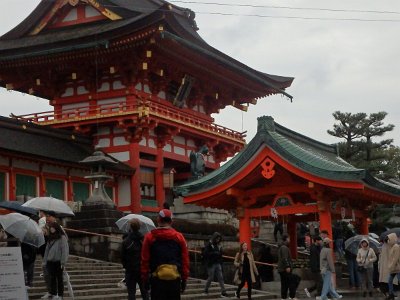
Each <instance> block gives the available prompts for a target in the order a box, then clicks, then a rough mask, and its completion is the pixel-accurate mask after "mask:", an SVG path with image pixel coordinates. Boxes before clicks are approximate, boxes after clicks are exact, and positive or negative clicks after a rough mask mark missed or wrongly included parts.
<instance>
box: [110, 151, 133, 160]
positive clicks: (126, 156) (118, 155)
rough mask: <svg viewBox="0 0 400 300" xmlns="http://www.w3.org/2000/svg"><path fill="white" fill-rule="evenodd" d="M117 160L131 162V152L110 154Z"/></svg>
mask: <svg viewBox="0 0 400 300" xmlns="http://www.w3.org/2000/svg"><path fill="white" fill-rule="evenodd" d="M108 154H109V155H111V156H112V157H114V158H115V159H118V160H119V161H128V160H129V152H128V151H124V152H114V153H108Z"/></svg>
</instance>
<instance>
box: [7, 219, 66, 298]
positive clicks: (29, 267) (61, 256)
mask: <svg viewBox="0 0 400 300" xmlns="http://www.w3.org/2000/svg"><path fill="white" fill-rule="evenodd" d="M37 222H38V225H39V227H40V228H41V229H42V231H43V234H44V237H45V241H46V242H45V244H44V245H43V246H41V247H40V248H38V249H37V248H36V247H34V246H32V245H30V244H27V243H21V244H20V245H21V255H22V265H23V271H24V275H25V286H26V288H27V289H30V288H31V287H32V286H33V281H34V266H35V261H36V256H37V254H39V255H41V257H42V271H43V273H42V275H43V279H44V281H45V283H46V289H47V292H46V294H45V295H43V297H42V298H41V299H52V300H53V299H57V300H62V299H63V296H64V280H63V273H64V267H65V265H66V263H67V261H68V256H69V247H68V237H67V235H66V233H65V231H64V230H63V228H62V227H61V225H59V224H58V223H57V221H56V214H55V213H54V212H52V211H48V212H43V211H40V212H39V219H37ZM1 246H8V247H12V246H18V242H16V241H15V240H14V239H13V237H12V236H11V235H9V234H7V233H6V232H5V231H4V230H2V229H0V247H1Z"/></svg>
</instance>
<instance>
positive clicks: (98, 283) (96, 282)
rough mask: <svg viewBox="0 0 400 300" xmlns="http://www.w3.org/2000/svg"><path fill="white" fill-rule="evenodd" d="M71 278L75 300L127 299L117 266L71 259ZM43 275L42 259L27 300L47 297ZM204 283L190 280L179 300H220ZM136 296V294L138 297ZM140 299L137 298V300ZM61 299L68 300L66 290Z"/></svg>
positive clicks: (258, 296) (216, 290) (261, 294)
mask: <svg viewBox="0 0 400 300" xmlns="http://www.w3.org/2000/svg"><path fill="white" fill-rule="evenodd" d="M66 270H67V271H68V274H69V276H70V282H71V285H72V288H73V291H74V296H75V297H74V299H76V300H92V299H93V300H94V299H96V300H102V299H107V300H109V299H116V300H117V299H127V298H128V296H127V295H128V294H127V292H126V289H124V288H121V287H119V286H118V282H119V281H120V280H121V279H122V278H123V277H124V272H123V269H122V267H121V265H120V264H115V263H109V262H104V261H99V260H93V259H88V258H83V257H78V256H73V255H71V256H70V257H69V261H68V263H67V266H66ZM41 273H42V268H41V259H40V257H39V256H38V259H37V261H36V265H35V277H34V283H33V287H32V288H30V289H29V299H40V297H41V296H43V295H44V294H45V293H46V288H45V284H44V280H43V277H41V276H40V274H41ZM204 284H205V282H204V280H201V279H195V278H190V280H189V281H188V284H187V289H186V291H185V293H184V294H183V295H182V299H217V298H220V289H219V286H218V284H217V283H215V282H213V283H212V285H211V287H210V289H209V293H208V294H207V295H205V294H203V290H204ZM226 288H227V293H228V295H230V296H231V297H230V298H231V299H236V298H235V297H234V291H235V289H236V287H235V286H233V285H226ZM241 294H242V297H241V298H244V299H247V297H246V295H247V291H246V289H243V290H242V293H241ZM252 294H253V296H252V299H260V300H261V299H275V298H277V297H276V295H275V294H272V293H268V292H264V291H258V290H253V293H252ZM138 295H139V294H138ZM137 298H138V299H141V297H140V296H138V297H137ZM64 299H65V300H70V299H72V297H71V296H70V295H69V294H68V289H67V286H65V292H64Z"/></svg>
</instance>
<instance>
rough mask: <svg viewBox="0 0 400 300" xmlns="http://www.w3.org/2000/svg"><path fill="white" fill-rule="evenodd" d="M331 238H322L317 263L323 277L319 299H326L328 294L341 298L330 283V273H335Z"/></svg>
mask: <svg viewBox="0 0 400 300" xmlns="http://www.w3.org/2000/svg"><path fill="white" fill-rule="evenodd" d="M331 242H332V240H331V239H330V238H328V237H326V238H324V239H323V240H322V250H321V254H320V258H319V265H320V270H321V275H322V279H323V285H322V292H321V300H327V299H328V294H330V295H332V297H333V298H336V299H341V298H343V296H342V295H339V294H338V293H337V292H336V290H335V288H334V287H333V284H332V274H333V273H335V264H334V263H333V254H332V249H331V248H330V243H331Z"/></svg>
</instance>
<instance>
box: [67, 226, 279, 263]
mask: <svg viewBox="0 0 400 300" xmlns="http://www.w3.org/2000/svg"><path fill="white" fill-rule="evenodd" d="M63 229H64V230H65V231H71V232H79V233H85V234H90V235H93V236H102V237H106V238H110V239H114V240H119V241H122V237H118V236H112V235H107V234H101V233H95V232H90V231H85V230H77V229H71V228H65V227H63ZM188 250H189V252H192V253H196V254H201V251H199V250H196V249H188ZM222 257H223V258H227V259H231V260H234V259H235V257H233V256H228V255H222ZM255 263H256V264H258V265H264V266H272V267H277V265H276V264H269V263H265V262H261V261H255Z"/></svg>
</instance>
